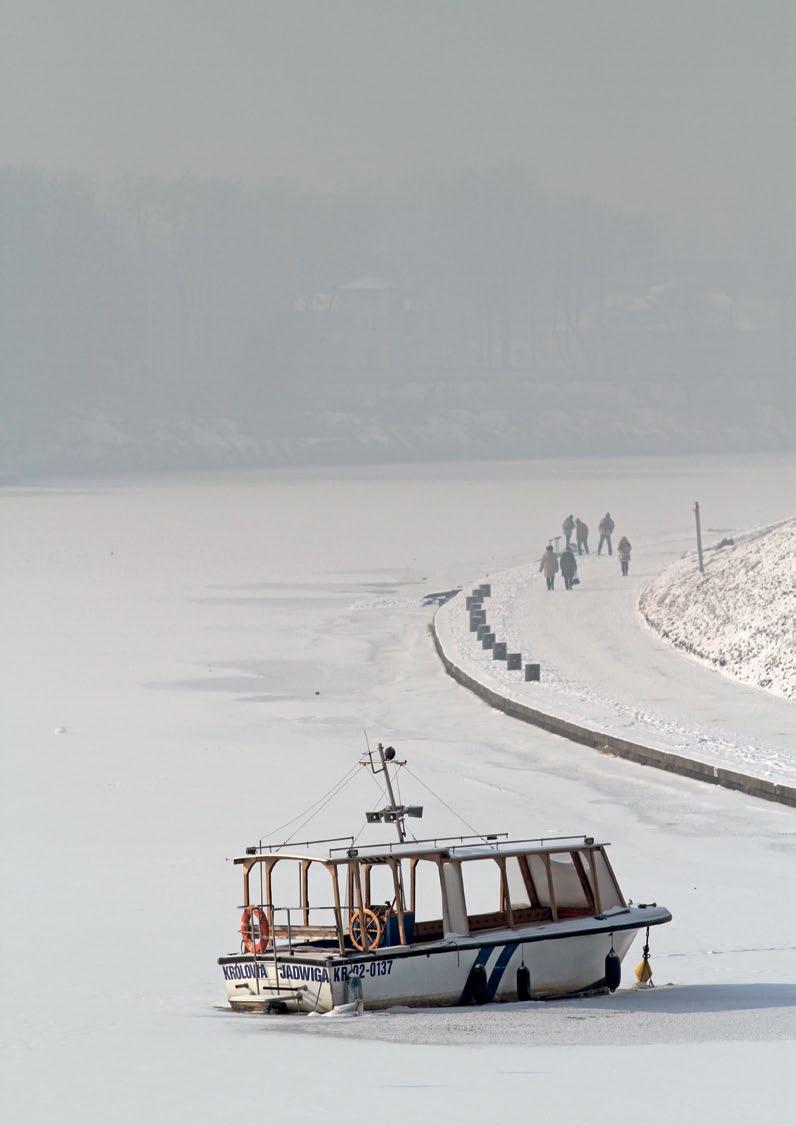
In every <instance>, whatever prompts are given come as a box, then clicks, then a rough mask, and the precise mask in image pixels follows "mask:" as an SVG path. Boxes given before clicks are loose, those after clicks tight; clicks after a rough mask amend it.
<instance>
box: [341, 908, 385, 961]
mask: <svg viewBox="0 0 796 1126" xmlns="http://www.w3.org/2000/svg"><path fill="white" fill-rule="evenodd" d="M348 933H349V935H350V936H351V942H352V943H353V944H354V946H355V947H356V949H357V950H362V951H363V952H364V951H366V950H375V949H376V947H377V946H378V945H379V943H380V942H381V935H382V927H381V919H380V918H379V916H378V915H377V914H376V912H375V911H371V909H370V908H369V907H365V908H363V910H361V911H359V910H356V911H352V912H351V922H350V923H349V924H348Z"/></svg>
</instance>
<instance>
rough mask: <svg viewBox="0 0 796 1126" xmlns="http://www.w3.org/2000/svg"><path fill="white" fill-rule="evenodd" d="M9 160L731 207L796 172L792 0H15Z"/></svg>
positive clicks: (0, 60) (6, 84)
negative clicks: (465, 170)
mask: <svg viewBox="0 0 796 1126" xmlns="http://www.w3.org/2000/svg"><path fill="white" fill-rule="evenodd" d="M0 11H1V12H2V25H3V26H2V35H1V36H0V43H1V46H0V51H1V52H2V56H1V57H0V68H1V70H2V79H1V80H0V81H1V82H2V86H0V95H1V99H0V100H1V102H2V105H1V107H0V126H1V128H2V133H1V134H0V142H1V145H2V148H1V155H0V162H1V163H4V164H33V165H36V166H39V167H43V168H46V169H68V170H73V171H78V172H81V173H82V172H86V173H92V174H96V173H99V174H102V175H115V174H117V173H119V172H130V173H133V174H144V175H155V176H165V177H172V176H175V175H182V174H200V175H210V176H218V177H223V178H226V179H233V180H236V181H249V180H255V179H261V178H271V177H280V178H286V179H289V180H297V181H299V182H301V183H304V184H308V185H314V186H320V187H323V188H328V187H331V186H333V185H335V184H336V183H342V184H349V183H351V182H355V181H370V180H374V179H376V180H384V179H387V180H390V179H393V178H395V177H397V176H400V175H402V174H403V173H405V172H409V173H414V172H416V171H422V170H431V171H439V170H442V171H447V170H450V169H454V168H459V167H462V166H475V167H483V166H487V165H494V164H501V163H507V162H518V163H521V164H523V165H525V166H527V167H528V168H530V169H531V170H533V171H534V173H535V174H536V175H538V177H539V180H540V183H541V184H542V185H543V186H546V187H553V188H556V189H561V190H564V191H567V192H572V193H578V194H580V193H585V194H590V195H593V196H596V197H597V198H599V199H600V200H602V201H609V202H612V203H615V204H616V205H618V206H631V207H641V208H646V207H647V206H648V205H652V206H654V207H656V208H662V209H664V210H666V211H674V212H676V213H679V214H681V215H683V214H686V215H689V214H693V215H696V216H699V215H700V214H701V215H705V214H712V215H714V216H718V217H719V218H722V217H723V218H726V219H727V220H729V221H730V222H732V221H734V220H735V219H736V218H737V217H738V216H739V215H740V214H742V213H743V212H744V211H745V210H747V209H748V208H750V207H760V206H768V204H767V203H766V201H767V200H768V201H771V200H773V201H775V202H778V204H779V205H780V206H781V205H782V204H783V202H784V201H785V200H786V199H787V193H788V191H790V190H791V187H792V176H793V163H792V162H793V152H792V149H793V141H794V137H795V136H796V129H794V100H793V66H794V60H793V40H794V12H796V5H794V4H793V3H792V2H791V0H781V2H780V0H749V2H741V0H717V2H712V0H663V2H662V0H544V2H540V0H477V2H476V0H420V2H417V0H389V2H387V0H323V2H317V0H278V2H269V0H224V2H221V0H125V2H124V3H120V2H118V0H0Z"/></svg>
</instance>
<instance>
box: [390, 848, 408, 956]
mask: <svg viewBox="0 0 796 1126" xmlns="http://www.w3.org/2000/svg"><path fill="white" fill-rule="evenodd" d="M388 863H389V865H390V869H391V870H392V882H393V887H394V888H395V909H396V912H397V914H398V937H399V938H400V940H401V946H406V925H405V923H404V889H403V888H402V887H401V877H400V875H399V873H398V865H399V864H400V863H401V862H400V860H397V861H396V860H390V861H389V862H388Z"/></svg>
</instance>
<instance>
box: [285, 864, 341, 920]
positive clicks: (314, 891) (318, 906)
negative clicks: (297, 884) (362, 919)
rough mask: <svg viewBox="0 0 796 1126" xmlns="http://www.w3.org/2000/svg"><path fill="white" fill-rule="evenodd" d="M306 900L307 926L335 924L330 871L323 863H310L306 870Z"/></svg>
mask: <svg viewBox="0 0 796 1126" xmlns="http://www.w3.org/2000/svg"><path fill="white" fill-rule="evenodd" d="M307 900H308V902H309V911H308V916H309V926H316V927H333V926H335V923H336V920H335V915H334V889H333V887H332V873H331V872H329V871H328V870H327V869H326V868H325V867H324V865H323V864H310V866H309V868H308V870H307ZM291 918H292V912H291Z"/></svg>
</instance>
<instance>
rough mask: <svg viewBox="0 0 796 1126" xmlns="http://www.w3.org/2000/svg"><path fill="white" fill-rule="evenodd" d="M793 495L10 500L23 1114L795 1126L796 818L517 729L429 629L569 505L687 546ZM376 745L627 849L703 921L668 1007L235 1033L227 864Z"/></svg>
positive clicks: (7, 699)
mask: <svg viewBox="0 0 796 1126" xmlns="http://www.w3.org/2000/svg"><path fill="white" fill-rule="evenodd" d="M792 486H793V465H792V463H789V462H787V461H786V460H785V459H783V458H771V457H761V458H744V459H743V461H742V462H741V461H739V460H737V459H736V460H723V459H704V460H701V461H700V460H696V459H681V460H669V461H662V460H658V459H649V460H644V461H615V462H608V461H606V462H599V463H598V462H589V463H587V462H578V461H567V462H561V463H555V462H537V463H534V462H527V463H512V464H505V465H501V464H481V465H466V466H463V465H458V466H431V467H429V466H423V467H403V468H395V469H371V470H356V471H354V470H352V471H350V472H348V473H343V472H340V471H338V470H336V471H334V472H332V473H330V474H329V475H327V476H323V475H322V474H320V473H317V472H314V473H302V472H290V473H268V474H265V473H264V474H250V475H237V474H236V475H229V476H220V475H216V476H213V477H204V478H199V477H197V478H192V479H187V478H157V479H156V478H152V479H131V480H126V481H119V482H113V483H110V482H80V483H71V484H64V485H51V486H44V485H42V486H30V487H15V488H6V489H4V490H3V491H2V492H1V493H0V505H2V526H3V529H4V536H3V551H2V567H3V571H2V577H3V589H4V591H5V593H6V602H5V607H4V614H3V630H2V635H1V636H2V641H0V655H1V657H2V681H3V686H4V692H3V707H2V714H1V715H0V725H1V726H0V737H1V738H2V747H3V758H4V788H3V799H2V802H3V810H2V814H3V816H2V824H3V829H2V832H3V848H2V865H3V886H4V908H5V911H4V916H5V924H4V927H3V930H2V965H3V973H4V988H3V1007H2V1012H3V1022H4V1032H3V1043H4V1054H3V1065H2V1066H3V1069H4V1077H3V1079H4V1088H5V1095H4V1098H5V1102H6V1106H7V1107H8V1108H9V1110H8V1111H7V1112H6V1115H5V1117H6V1118H7V1120H8V1121H13V1122H20V1123H23V1122H24V1123H52V1122H58V1123H81V1124H82V1123H92V1124H93V1123H95V1122H96V1123H99V1122H104V1121H106V1120H107V1118H108V1116H109V1115H111V1116H112V1117H113V1120H114V1121H115V1122H118V1123H122V1124H127V1123H130V1124H132V1123H136V1124H138V1123H140V1122H141V1121H142V1120H145V1119H149V1120H151V1121H162V1120H165V1119H167V1118H169V1119H171V1120H172V1121H175V1122H186V1123H187V1122H191V1123H198V1124H205V1123H207V1124H211V1123H212V1124H215V1123H219V1124H220V1123H227V1122H229V1121H231V1120H233V1119H234V1118H238V1117H239V1118H241V1119H244V1118H246V1119H248V1118H249V1117H250V1116H254V1115H259V1114H260V1113H263V1114H266V1115H268V1116H269V1117H271V1118H274V1119H276V1120H277V1121H281V1122H287V1123H293V1122H295V1123H299V1122H304V1121H306V1120H307V1119H308V1118H310V1117H311V1116H312V1115H315V1114H321V1115H322V1117H323V1119H324V1121H326V1122H329V1123H337V1122H340V1123H343V1122H345V1123H349V1122H350V1121H352V1120H353V1119H354V1118H355V1117H357V1116H359V1115H361V1113H362V1108H363V1106H364V1107H370V1108H371V1113H374V1114H377V1115H378V1117H379V1118H380V1119H381V1120H383V1121H388V1122H392V1121H395V1122H404V1121H405V1120H409V1121H412V1122H414V1123H432V1122H434V1123H437V1122H445V1121H454V1120H455V1121H457V1122H463V1123H467V1122H470V1121H472V1122H476V1121H478V1122H481V1121H484V1120H485V1119H488V1120H496V1121H501V1122H505V1123H514V1122H516V1123H520V1122H526V1121H527V1120H528V1118H529V1115H531V1113H532V1116H538V1115H540V1114H543V1115H545V1116H546V1117H547V1116H550V1115H555V1116H557V1118H558V1120H559V1121H561V1122H580V1121H584V1120H586V1119H588V1121H590V1122H593V1123H600V1122H608V1121H611V1122H614V1123H615V1122H631V1121H635V1120H636V1118H637V1117H638V1115H639V1113H640V1109H639V1107H640V1100H641V1099H642V1098H643V1116H644V1119H645V1121H647V1122H649V1123H668V1122H671V1121H673V1120H676V1119H678V1118H679V1119H680V1120H682V1121H696V1120H699V1121H700V1122H702V1123H711V1122H716V1123H718V1122H722V1123H724V1122H726V1121H728V1120H733V1119H734V1120H745V1119H749V1120H754V1121H756V1122H758V1123H760V1124H772V1126H773V1124H775V1123H785V1122H787V1121H789V1120H792V1118H793V1116H794V1112H795V1111H796V1107H795V1106H794V1099H793V1094H792V1085H790V1086H789V1085H788V1084H787V1083H786V1080H785V1079H784V1078H783V1076H785V1075H787V1068H788V1066H789V1059H790V1057H791V1056H792V1051H793V1043H792V1041H793V1039H794V1037H795V1036H796V1021H794V1013H796V1007H795V1006H796V996H795V994H796V990H795V989H794V986H793V982H794V981H796V908H794V905H793V899H794V897H793V895H792V873H793V865H794V851H795V850H796V849H795V842H796V818H795V817H794V813H793V811H792V810H789V809H786V808H783V807H778V806H774V805H770V804H768V803H764V802H761V801H756V800H754V799H749V798H745V797H743V796H742V795H739V794H734V793H731V792H727V791H720V790H718V789H716V788H713V787H707V786H702V785H700V784H698V783H692V782H689V781H688V780H685V779H681V778H676V777H669V776H668V775H664V774H661V773H660V772H656V771H651V770H645V769H644V768H641V767H638V766H635V765H633V764H630V763H623V762H620V761H614V760H608V759H605V758H603V757H602V756H599V755H597V754H594V755H590V754H588V753H586V752H584V751H583V750H577V751H575V750H574V749H573V747H572V745H570V744H567V743H566V742H563V741H561V740H559V739H556V738H555V737H552V736H549V735H547V734H545V733H544V732H542V731H538V730H534V729H531V728H528V727H526V726H525V725H521V724H517V723H515V722H514V721H512V720H510V719H508V718H507V717H505V716H503V715H500V714H498V713H496V712H493V711H491V710H490V709H488V708H487V707H485V706H484V705H483V704H481V703H480V702H479V701H478V700H477V699H475V698H474V697H472V696H471V695H470V694H469V693H467V692H465V691H464V690H463V689H461V688H459V687H458V686H457V685H456V684H455V683H454V682H453V681H451V680H450V679H449V678H448V677H447V676H446V675H445V674H444V672H443V671H442V668H441V666H440V664H439V661H438V659H437V657H436V655H435V654H434V652H433V648H432V646H431V644H430V640H429V637H428V633H427V625H428V622H429V618H430V611H429V610H428V609H427V608H424V607H423V606H422V596H423V595H424V594H426V593H428V592H429V591H432V590H439V589H444V588H447V587H449V586H453V585H457V584H459V583H462V582H467V581H469V579H470V578H471V577H472V576H474V575H481V574H483V573H485V572H487V571H490V570H493V569H494V570H496V569H500V568H507V567H511V566H516V565H518V564H520V563H522V562H523V561H524V560H525V559H527V558H530V557H532V556H533V557H538V554H539V553H540V550H541V547H543V546H544V543H545V542H546V541H547V539H548V537H549V536H550V535H551V534H553V533H554V532H555V531H557V530H558V528H559V526H560V523H561V519H562V517H563V515H566V513H568V512H570V511H575V512H576V513H580V514H582V515H584V517H585V518H586V519H587V521H588V522H589V524H590V525H592V526H594V525H596V521H597V518H598V517H599V516H600V515H601V514H602V512H604V511H605V510H606V509H607V508H610V510H611V511H612V512H613V513H614V514H615V515H619V514H621V518H622V523H623V525H625V524H626V525H627V527H628V528H629V529H631V531H629V535H630V538H631V540H632V539H633V531H632V529H635V530H637V534H639V535H643V536H652V535H653V534H654V533H655V530H656V529H658V530H659V532H660V535H661V536H662V537H665V536H686V535H687V534H688V531H689V528H690V521H691V519H692V514H691V504H692V502H693V500H695V499H699V500H700V501H701V503H702V508H703V514H704V521H705V525H706V526H707V527H708V528H715V529H717V530H720V529H723V528H725V527H732V528H737V527H743V526H746V527H750V526H755V525H760V524H764V523H768V522H773V521H775V520H777V519H779V518H782V517H783V516H787V515H789V514H790V507H789V506H790V504H791V503H792V499H791V498H792V493H793V487H792ZM363 728H366V729H367V731H368V732H369V734H370V736H371V738H372V739H382V740H384V741H389V742H391V743H394V744H395V745H396V746H397V747H399V749H400V750H401V752H402V753H405V754H406V755H407V756H408V757H409V759H410V765H411V766H412V768H413V770H415V771H416V773H417V774H418V775H420V777H421V778H423V779H426V780H427V781H428V783H429V785H430V786H431V788H432V789H433V790H434V791H436V792H437V793H441V794H442V795H443V796H444V797H445V798H446V800H447V801H448V802H449V803H450V805H451V806H453V807H454V808H455V809H457V810H458V811H459V812H460V813H461V814H462V816H463V817H464V818H465V819H466V820H467V821H468V822H470V823H476V824H477V825H478V826H479V827H481V828H484V829H487V830H495V829H505V830H507V831H509V832H511V833H513V834H517V835H526V836H527V835H538V834H541V833H544V834H548V835H553V834H556V833H570V832H588V833H594V834H595V835H605V836H607V837H608V838H609V839H611V840H612V841H613V843H614V848H613V856H614V859H615V863H616V866H617V870H618V874H619V876H620V879H621V881H622V883H623V886H624V889H625V891H626V893H627V894H628V895H630V896H631V897H632V898H634V899H644V898H650V899H657V900H658V901H660V902H664V903H666V905H667V906H668V907H669V908H670V909H671V910H672V911H673V913H674V922H673V923H672V924H671V925H670V926H668V927H664V928H659V930H658V932H657V933H656V934H655V935H654V936H653V965H654V969H655V978H656V981H657V982H658V984H659V988H658V989H657V990H655V991H654V992H650V993H641V994H636V993H632V992H631V991H630V990H629V989H628V988H623V989H622V990H621V991H620V992H619V993H617V994H616V995H615V996H614V997H613V998H605V999H598V1000H592V1001H589V1002H588V1003H577V1002H569V1003H566V1004H551V1005H545V1006H538V1005H531V1006H529V1007H525V1008H519V1007H516V1006H510V1007H505V1008H504V1009H502V1010H501V1011H499V1012H494V1013H493V1012H492V1011H491V1010H490V1011H486V1010H480V1011H469V1010H467V1011H464V1010H457V1011H446V1012H444V1013H434V1014H430V1015H427V1016H426V1015H422V1014H420V1015H418V1014H410V1015H407V1014H380V1015H378V1016H365V1017H364V1018H362V1019H361V1020H359V1021H337V1022H335V1021H333V1020H314V1021H313V1020H309V1021H308V1020H302V1019H300V1018H296V1019H288V1021H287V1022H280V1021H278V1020H274V1019H273V1018H234V1017H232V1016H230V1015H228V1014H225V1013H223V1012H222V1011H220V1010H219V1008H218V1006H219V1005H220V1004H221V1003H222V1001H223V988H222V982H221V979H220V974H219V970H218V967H217V966H216V965H215V958H216V956H217V955H218V954H219V953H222V952H225V951H229V950H232V949H233V948H235V947H236V944H237V928H238V921H239V920H238V911H237V910H236V906H235V905H236V904H237V903H238V901H239V894H240V892H239V888H238V880H237V876H236V874H235V873H234V872H233V871H232V870H231V866H229V865H227V864H226V863H225V857H228V856H231V855H233V854H234V853H235V852H237V851H238V850H240V849H241V847H242V846H244V845H246V844H249V843H251V842H252V841H254V840H256V839H257V838H258V837H261V836H264V835H267V834H268V833H269V831H270V830H271V829H273V828H274V827H276V826H277V825H279V824H280V823H281V822H283V821H285V820H286V819H287V818H288V817H290V816H292V815H293V814H294V813H297V812H299V811H300V810H301V809H302V808H304V807H305V806H307V805H309V803H310V802H311V801H312V800H313V799H315V798H316V797H317V796H318V795H320V794H321V793H322V792H323V791H325V790H327V789H328V788H329V787H330V786H331V785H332V784H333V783H334V782H335V781H336V780H337V779H338V778H339V777H340V776H341V775H342V774H343V773H344V772H345V771H346V769H347V768H348V766H349V765H350V764H351V763H352V762H353V761H354V760H355V759H356V758H357V757H358V756H359V754H360V753H361V751H362V748H363V734H362V730H363ZM374 796H375V791H374V790H373V787H372V783H370V782H369V781H368V779H367V778H366V777H364V776H363V778H362V781H361V784H358V785H357V784H354V785H352V786H349V787H348V789H347V790H346V791H345V792H344V793H343V794H342V795H341V797H340V800H339V803H338V804H337V805H336V806H334V807H333V806H329V807H327V809H325V810H323V811H322V813H321V814H320V815H319V816H318V818H317V819H316V820H315V821H313V822H312V823H311V825H309V826H308V827H307V833H309V834H310V835H311V836H313V837H316V836H322V835H323V834H325V833H330V834H332V835H338V834H340V833H344V832H349V831H354V832H355V831H356V830H357V829H358V828H359V826H360V823H361V822H362V820H363V814H362V811H363V810H364V809H365V808H367V807H369V805H370V803H371V802H372V801H373V799H374ZM405 797H410V798H413V799H416V800H418V801H422V802H423V804H424V805H425V807H426V818H427V827H428V828H429V829H433V830H434V831H435V832H445V831H451V832H453V831H455V832H459V831H464V830H461V829H460V827H459V823H458V822H457V821H455V820H454V819H453V816H452V814H451V813H450V812H449V811H448V810H447V809H445V808H444V807H442V806H440V805H439V804H438V803H435V802H434V800H433V799H432V798H431V797H430V796H429V794H428V793H420V794H417V795H409V794H405ZM789 889H790V891H789ZM635 954H636V951H632V952H631V955H630V956H629V958H628V962H627V963H626V970H625V986H629V982H630V969H629V967H630V966H632V964H634V963H635V961H636V960H637V958H636V957H635V956H634V955H635ZM706 1077H709V1080H706Z"/></svg>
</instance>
